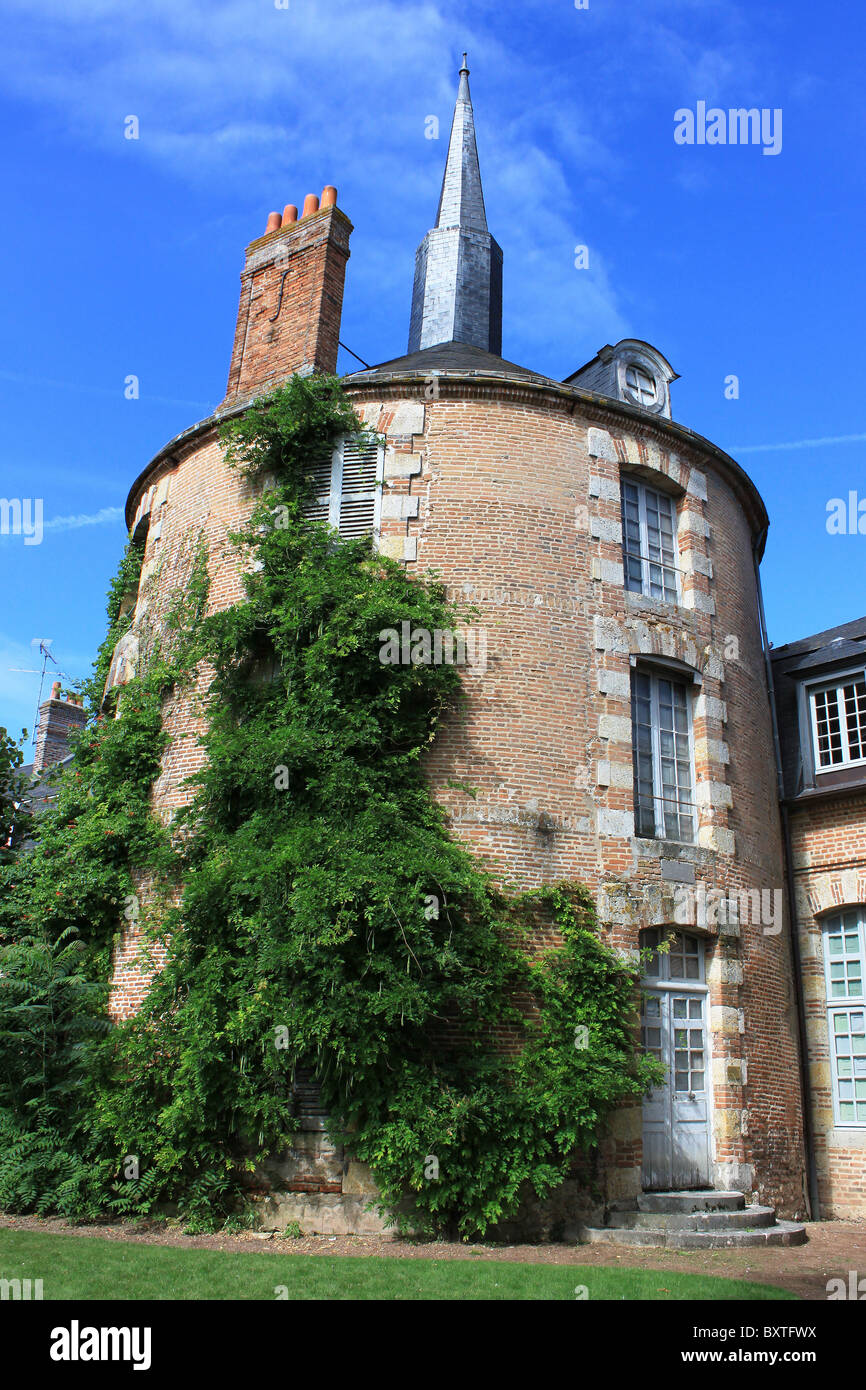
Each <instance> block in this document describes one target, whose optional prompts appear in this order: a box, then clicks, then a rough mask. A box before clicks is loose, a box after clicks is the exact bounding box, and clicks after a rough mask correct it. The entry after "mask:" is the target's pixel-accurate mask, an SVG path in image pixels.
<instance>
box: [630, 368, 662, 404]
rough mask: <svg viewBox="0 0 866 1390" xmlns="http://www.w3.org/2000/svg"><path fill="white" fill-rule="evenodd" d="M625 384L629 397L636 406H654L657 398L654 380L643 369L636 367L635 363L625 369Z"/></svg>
mask: <svg viewBox="0 0 866 1390" xmlns="http://www.w3.org/2000/svg"><path fill="white" fill-rule="evenodd" d="M625 384H626V389H627V390H628V392H629V395H631V396H633V397H634V399H635V400H636V401H637V403H638V405H654V404H655V401H656V397H657V394H658V393H657V391H656V383H655V378H654V377H651V376H650V374H649V372H647V371H645V370H644V368H643V367H638V366H637V365H636V363H634V362H632V364H631V365H630V366H628V367H626V369H625Z"/></svg>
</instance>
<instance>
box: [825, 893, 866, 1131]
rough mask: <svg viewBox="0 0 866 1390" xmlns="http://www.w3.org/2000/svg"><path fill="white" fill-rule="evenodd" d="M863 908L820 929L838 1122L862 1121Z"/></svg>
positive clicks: (865, 1091)
mask: <svg viewBox="0 0 866 1390" xmlns="http://www.w3.org/2000/svg"><path fill="white" fill-rule="evenodd" d="M864 960H866V912H864V910H863V908H854V909H852V910H849V911H847V912H841V913H839V914H838V916H836V917H831V918H830V919H829V920H828V921H827V924H826V927H825V929H824V975H825V979H826V983H827V1022H828V1025H829V1036H830V1064H831V1070H832V1076H833V1106H834V1110H835V1114H836V1122H837V1124H840V1125H855V1126H861V1125H862V1126H866V996H864V992H863V977H864V970H863V964H864Z"/></svg>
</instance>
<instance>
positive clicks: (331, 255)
mask: <svg viewBox="0 0 866 1390" xmlns="http://www.w3.org/2000/svg"><path fill="white" fill-rule="evenodd" d="M331 191H332V192H333V194H334V198H336V191H335V190H331ZM325 193H326V194H327V193H328V190H327V189H326V190H325ZM308 201H309V200H308ZM324 201H325V199H324V196H323V203H324ZM312 203H313V204H317V203H318V199H315V198H314V199H312ZM292 211H294V209H292ZM351 231H352V224H351V222H350V221H349V219H348V218H347V217H346V215H345V213H343V212H341V211H340V210H339V208H337V207H336V205H333V204H332V205H331V206H327V207H325V206H323V207H322V208H316V209H314V208H312V207H311V209H310V211H309V212H306V213H305V215H304V216H303V217H302V218H301V219H300V221H293V222H285V223H283V225H281V226H278V227H276V228H275V229H274V230H273V231H269V232H267V233H266V234H265V235H264V236H262V237H259V238H258V239H257V240H256V241H253V242H252V243H251V244H250V245H249V246H248V247H247V253H246V263H245V265H244V269H243V272H242V274H241V296H240V305H239V308H238V321H237V328H236V331H235V341H234V348H233V351H232V360H231V366H230V368H229V380H228V388H227V390H226V396H225V400H224V401H223V405H224V406H226V405H231V404H233V403H234V402H236V401H237V400H239V399H246V398H248V397H251V396H255V395H258V394H260V393H261V392H262V391H265V390H267V389H268V388H269V387H273V386H275V385H277V384H278V383H279V382H281V381H285V380H286V378H287V377H289V376H291V375H292V373H293V372H298V371H303V372H309V371H313V370H316V371H321V372H334V371H336V369H337V347H338V342H339V337H340V316H341V314H342V307H343V285H344V281H345V276H346V261H347V260H348V258H349V236H350V234H351Z"/></svg>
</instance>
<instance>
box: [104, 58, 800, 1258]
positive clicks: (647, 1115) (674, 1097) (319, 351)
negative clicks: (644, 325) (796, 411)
mask: <svg viewBox="0 0 866 1390" xmlns="http://www.w3.org/2000/svg"><path fill="white" fill-rule="evenodd" d="M316 202H317V200H315V199H308V200H307V203H306V204H305V207H304V216H303V217H301V218H300V219H299V220H296V213H295V209H294V208H292V207H289V208H287V209H286V212H285V213H284V214H283V215H282V217H280V215H279V214H276V213H274V214H271V217H270V219H269V220H268V227H267V230H266V232H265V235H264V236H263V237H261V238H260V239H259V240H258V241H254V242H253V243H252V244H251V246H250V247H249V249H248V252H247V260H246V265H245V268H244V271H243V275H242V282H241V300H240V310H239V315H238V326H237V332H236V335H235V344H234V351H233V355H232V365H231V370H230V374H229V389H228V393H227V395H226V398H225V401H224V402H223V405H222V406H221V407H220V409H219V410H218V411H217V412H216V413H215V414H214V415H213V416H211V417H210V418H209V419H207V420H204V421H201V422H200V423H198V424H197V425H195V426H193V427H192V428H191V429H190V430H187V431H186V432H185V433H183V434H181V435H179V436H178V437H177V438H176V439H174V440H172V441H171V442H170V443H169V444H167V445H166V446H165V448H164V449H162V450H161V451H160V452H159V453H158V454H157V455H156V457H155V458H154V459H153V460H152V461H151V463H150V464H149V465H148V466H147V468H146V469H145V470H144V472H143V473H142V474H141V476H140V477H139V478H138V479H137V481H136V483H135V484H134V485H133V488H132V490H131V492H130V496H129V502H128V508H127V519H128V522H129V524H130V526H131V527H134V528H136V529H137V530H138V529H139V528H140V529H141V530H142V531H147V542H146V552H145V565H144V570H143V580H142V586H141V590H140V593H139V598H138V606H137V609H136V622H138V621H139V618H140V617H141V615H142V614H143V613H146V614H147V620H148V621H149V622H153V621H157V622H158V621H159V619H160V615H161V613H162V612H163V608H164V605H165V604H166V603H167V595H168V594H169V593H170V592H171V590H172V588H173V587H175V586H176V584H177V583H179V582H180V581H181V580H182V578H183V576H184V573H185V567H188V565H189V556H190V542H191V538H192V537H193V536H194V535H198V534H199V533H201V534H203V535H204V537H205V539H206V542H207V546H208V550H209V556H210V572H211V576H212V587H211V603H212V604H213V605H214V606H215V607H217V608H221V607H224V606H226V605H228V604H231V603H233V602H235V601H236V600H237V599H238V598H239V597H240V596H241V593H242V589H241V582H240V576H239V574H238V572H237V569H236V560H235V557H234V555H233V552H232V551H231V549H230V547H229V545H228V544H227V532H228V530H230V529H231V528H232V527H235V526H236V525H237V523H238V522H239V521H240V520H241V519H242V518H244V517H245V516H246V515H248V514H249V511H250V509H251V506H252V503H253V498H252V497H251V495H250V494H249V492H248V491H247V490H245V485H244V484H243V482H242V481H241V480H240V479H239V478H238V476H237V475H236V474H235V473H233V472H231V471H230V470H229V469H228V468H227V467H226V464H225V461H224V459H223V455H222V451H221V449H220V446H219V443H218V439H217V429H218V426H219V424H220V422H221V420H223V419H225V418H226V416H227V415H228V414H231V413H234V412H237V411H238V410H241V409H242V408H243V405H244V403H245V402H246V401H248V400H249V399H250V398H251V397H252V396H254V395H255V394H256V393H258V392H260V391H262V390H264V389H266V388H267V387H268V386H271V385H273V384H275V383H276V382H278V381H280V380H283V379H284V378H285V377H286V376H288V375H289V374H291V373H292V372H296V371H309V370H311V369H313V370H314V369H316V368H321V369H323V370H333V368H334V365H335V362H336V345H337V341H338V337H339V316H340V303H341V298H342V290H343V274H344V268H345V261H346V257H347V256H348V237H349V232H350V230H351V228H350V224H349V222H348V220H347V219H346V217H345V216H344V214H343V213H342V212H341V211H340V210H339V209H338V208H337V206H336V194H335V192H334V190H333V189H330V188H328V189H326V190H325V193H324V195H323V197H322V202H321V205H318V206H314V204H316ZM501 263H502V262H501V252H500V250H499V247H498V246H497V244H496V242H495V241H494V240H493V238H492V236H491V235H490V233H489V231H488V229H487V222H486V215H485V212H484V200H483V193H482V189H481V178H480V173H479V169H478V157H477V150H476V142H475V133H474V122H473V115H472V106H471V101H470V97H469V87H468V68H467V67H466V62H465V59H464V64H463V67H462V68H461V71H460V87H459V91H458V97H457V105H456V110H455V116H454V123H453V126H452V132H451V140H450V143H449V150H448V157H447V165H446V171H445V177H444V181H443V189H442V196H441V198H440V203H439V210H438V215H437V225H436V227H435V228H434V229H433V230H431V231H430V232H429V233H428V234H427V236H426V237H425V238H424V241H423V242H422V243H421V246H420V248H419V251H418V258H417V262H416V274H415V283H414V290H413V296H412V313H411V331H410V352H409V354H408V355H407V356H404V357H400V358H395V359H393V360H390V361H387V362H384V363H382V364H380V365H379V366H376V367H373V368H370V369H366V370H364V371H359V372H355V373H352V374H351V375H349V376H347V377H346V378H345V379H344V384H345V387H346V390H347V391H348V392H349V394H350V397H351V399H352V401H353V403H354V404H355V407H356V409H357V410H358V412H359V414H360V415H361V416H362V417H363V418H364V419H365V421H366V422H367V424H368V425H369V426H371V427H372V429H373V430H375V432H376V433H377V435H378V438H379V441H380V444H379V451H378V461H377V463H376V477H375V488H376V491H377V496H378V503H377V505H376V506H375V508H373V509H371V513H370V520H369V526H370V527H371V528H372V530H373V532H374V537H375V543H376V544H377V546H378V547H379V549H380V550H381V551H383V552H385V553H387V554H388V555H390V556H392V557H393V558H395V559H398V560H400V561H402V562H403V563H405V564H406V565H407V566H409V567H411V570H412V571H413V572H415V573H418V574H423V573H426V572H427V571H428V570H431V569H434V570H437V571H438V572H439V574H440V575H441V576H442V577H443V579H444V580H445V581H446V583H447V584H448V586H449V589H450V590H451V592H452V594H453V595H454V596H457V597H459V598H460V599H464V600H469V601H471V602H472V603H473V604H474V605H475V607H476V608H477V609H479V610H480V612H481V615H482V616H481V617H480V618H479V620H478V621H479V624H480V625H482V626H483V627H484V629H485V630H486V636H487V663H486V670H485V672H484V673H483V674H482V673H479V672H476V673H471V672H470V673H467V675H466V677H465V682H464V683H465V686H466V693H467V704H466V707H465V711H464V713H463V715H462V717H461V719H460V721H459V722H458V721H457V720H455V721H454V722H453V723H452V724H451V725H449V726H448V727H446V728H445V729H444V731H443V732H442V734H441V736H440V737H439V738H438V740H437V742H436V744H435V745H434V747H433V748H432V750H431V751H430V753H429V755H428V758H427V763H426V769H427V774H428V777H429V781H430V785H431V787H432V789H433V792H434V794H435V795H436V797H437V798H438V799H439V801H440V802H441V804H442V806H443V807H444V808H445V809H446V811H447V813H448V815H449V817H450V820H451V825H452V828H453V831H454V834H455V835H457V836H459V837H460V838H461V839H463V840H464V841H465V842H466V843H467V844H468V845H469V846H471V847H472V849H473V850H474V851H476V852H477V854H478V855H479V856H481V857H482V858H483V859H484V860H485V861H486V862H487V863H488V864H491V865H493V866H494V867H496V868H497V870H499V871H501V872H502V873H503V874H507V875H508V877H509V878H510V879H511V880H512V881H517V882H519V883H522V884H524V885H526V886H527V887H530V886H536V885H539V884H545V883H549V882H551V881H553V880H555V879H559V878H567V879H579V880H582V881H583V882H584V883H586V884H587V885H588V886H589V887H590V889H591V890H592V891H593V893H594V894H595V896H596V898H597V901H598V904H599V911H600V918H601V921H602V924H603V930H604V933H605V936H606V939H607V940H608V941H609V942H610V943H611V944H612V945H613V946H615V947H616V948H617V949H619V950H620V951H622V952H625V953H627V954H630V955H633V956H634V955H636V953H637V952H638V950H639V948H640V947H642V946H649V947H651V946H653V945H654V944H656V943H657V942H658V940H659V933H662V934H664V935H666V934H667V933H668V932H672V933H674V945H673V947H672V950H671V952H670V954H664V953H663V954H661V955H657V956H656V957H655V960H654V964H653V965H651V967H650V969H649V972H648V976H647V980H646V995H647V1012H646V1014H645V1017H644V1025H643V1026H644V1041H645V1044H646V1046H647V1047H648V1048H650V1050H653V1051H656V1052H657V1053H658V1054H659V1055H660V1056H662V1057H663V1059H664V1060H666V1061H667V1062H668V1064H669V1077H670V1080H669V1085H668V1086H667V1088H666V1089H664V1090H663V1093H662V1094H660V1095H658V1096H655V1097H654V1100H653V1101H652V1104H648V1105H647V1106H645V1107H644V1108H643V1110H642V1108H641V1106H640V1105H636V1106H633V1107H630V1108H627V1109H624V1110H622V1111H620V1112H618V1114H617V1116H616V1118H615V1120H614V1123H613V1125H612V1127H611V1130H610V1133H609V1134H608V1136H607V1138H606V1140H605V1143H604V1148H603V1154H602V1163H601V1167H600V1170H599V1174H598V1177H597V1187H596V1193H597V1194H600V1196H599V1195H596V1196H595V1197H594V1196H592V1195H591V1194H590V1193H589V1191H588V1190H582V1189H580V1188H578V1187H577V1186H576V1185H575V1184H571V1185H570V1186H569V1184H566V1186H565V1188H564V1189H563V1190H562V1192H561V1193H560V1194H558V1195H557V1197H556V1198H555V1200H552V1201H551V1202H549V1203H548V1204H547V1205H546V1206H545V1208H544V1209H541V1208H537V1207H535V1208H533V1207H532V1204H530V1206H529V1208H528V1209H527V1213H526V1214H525V1219H524V1220H523V1224H522V1225H521V1226H520V1229H521V1230H523V1231H524V1232H525V1231H531V1232H532V1233H534V1234H538V1233H541V1234H543V1233H544V1232H546V1231H549V1230H551V1229H553V1228H554V1227H557V1228H558V1229H575V1228H576V1224H577V1223H578V1222H579V1221H581V1220H586V1219H589V1218H591V1217H592V1218H594V1219H596V1220H598V1219H600V1217H601V1214H602V1209H603V1208H604V1207H608V1208H610V1207H611V1206H612V1205H616V1204H622V1203H624V1202H625V1203H628V1202H635V1201H637V1200H638V1199H639V1198H640V1196H641V1193H642V1192H645V1191H647V1190H652V1191H656V1190H659V1189H665V1188H671V1187H676V1186H680V1187H703V1188H707V1189H715V1190H719V1191H723V1192H733V1191H740V1192H744V1193H745V1194H746V1195H747V1196H749V1195H754V1196H755V1197H756V1198H759V1199H760V1200H762V1201H764V1200H766V1201H771V1202H773V1203H775V1204H777V1205H778V1206H779V1207H780V1208H781V1209H782V1210H783V1211H784V1212H785V1213H786V1214H788V1215H796V1214H798V1213H802V1211H803V1210H804V1204H805V1199H804V1176H803V1175H804V1166H803V1141H802V1113H801V1098H800V1090H799V1084H798V1065H799V1059H798V1043H797V1028H796V1019H795V1006H794V997H793V992H792V987H791V979H792V976H791V958H790V943H789V937H788V925H787V922H785V921H783V920H782V918H783V913H782V911H781V909H779V911H778V912H776V911H775V907H774V910H773V912H772V914H770V913H764V914H763V915H762V910H761V904H762V903H766V902H769V903H770V904H773V905H775V904H776V903H777V899H776V897H775V896H774V895H775V894H776V893H777V891H778V890H781V888H782V886H783V884H784V873H783V862H782V844H781V837H780V828H779V817H778V806H777V800H776V787H775V776H774V755H773V734H772V725H771V719H770V710H769V701H768V687H767V678H766V667H765V634H764V633H763V630H762V620H761V605H760V597H759V578H758V564H759V560H760V557H761V554H762V551H763V546H764V542H765V537H766V532H767V527H768V519H767V514H766V511H765V508H764V505H763V502H762V500H761V498H760V496H759V494H758V492H757V490H756V488H755V486H754V484H753V483H752V482H751V480H750V479H749V478H748V476H747V475H746V474H745V472H744V471H743V470H742V469H741V468H740V467H739V465H738V464H737V463H736V462H735V461H734V460H733V459H732V458H731V457H729V456H728V455H727V454H726V453H724V452H723V451H722V450H721V449H719V448H717V447H716V446H715V445H714V444H712V443H710V442H709V441H708V440H706V439H704V438H702V437H701V436H700V435H698V434H696V433H694V432H693V431H692V430H690V429H688V428H686V427H685V426H683V425H681V424H678V423H677V422H675V421H674V419H673V418H672V413H671V400H670V384H671V382H672V381H674V380H675V379H676V373H675V372H674V371H673V369H672V368H671V366H670V365H669V363H667V361H666V360H665V358H664V357H663V356H662V354H661V353H659V352H658V351H657V349H655V348H653V347H652V346H650V345H649V344H648V343H645V342H642V341H640V340H637V339H627V340H624V341H623V342H621V343H618V344H616V345H606V346H605V347H603V348H602V349H601V350H600V351H599V353H598V354H597V355H596V356H595V357H594V358H592V359H591V360H590V361H589V362H588V363H587V364H586V365H585V366H584V367H582V368H580V369H579V370H578V371H577V372H572V373H571V374H570V375H569V376H568V377H566V378H565V379H564V380H554V379H552V378H549V377H546V376H543V375H541V374H539V373H537V372H534V371H532V370H530V369H528V368H525V367H521V366H518V365H516V364H514V363H512V362H509V361H506V360H504V359H503V358H502V357H500V356H499V352H500V348H501V291H500V287H501ZM340 500H341V499H340V498H339V497H335V498H332V503H333V506H332V508H331V515H332V517H334V518H335V519H336V521H337V524H341V523H340V521H339V519H340V517H341V515H342V513H341V508H340ZM199 719H200V716H199V715H198V713H197V712H196V705H195V701H194V699H193V698H192V696H191V695H186V694H181V695H178V696H177V697H176V699H175V700H174V701H173V702H172V704H171V707H170V708H169V709H168V710H167V713H166V728H167V730H168V733H169V734H170V738H171V743H170V746H169V748H168V749H167V752H166V754H165V758H164V762H163V770H162V774H161V776H160V778H159V780H158V782H157V784H156V787H155V793H154V797H155V805H156V807H157V809H158V810H159V811H160V812H162V813H164V814H169V813H170V812H171V811H172V810H173V809H174V808H175V807H177V806H178V805H180V804H181V803H182V801H183V799H184V797H185V796H186V795H187V793H186V792H185V790H184V788H183V785H182V784H183V780H184V778H185V777H186V776H187V775H188V774H189V773H190V772H191V771H193V770H194V769H195V767H196V765H197V763H198V762H199V761H200V759H201V756H202V755H201V750H200V748H199V747H198V745H197V743H196V736H197V734H198V732H199V730H200V723H199ZM461 783H463V784H471V785H473V786H474V787H477V788H478V789H479V790H478V795H477V797H476V799H475V800H470V799H469V798H467V797H466V796H464V795H463V794H462V793H461V792H459V791H457V790H455V788H456V787H457V786H459V785H460V784H461ZM762 895H770V896H769V897H763V898H762ZM708 903H712V904H714V905H715V907H714V909H713V910H710V911H708V910H707V904H708ZM756 903H757V908H756V906H755V904H756ZM719 904H722V905H723V910H719ZM137 954H138V943H137V942H136V939H135V935H134V930H131V931H130V933H128V934H127V936H126V938H125V939H124V941H123V944H122V946H121V947H120V949H119V951H118V954H117V961H116V992H115V1008H116V1011H117V1012H118V1013H120V1014H124V1013H129V1012H131V1011H132V1010H134V1008H135V1007H136V1002H137V1000H138V999H140V998H141V995H142V993H143V991H144V990H146V987H147V977H146V975H145V974H143V973H142V971H141V969H140V967H139V965H138V963H137ZM653 1107H654V1108H653ZM310 1135H312V1137H309V1136H308V1138H307V1139H306V1140H305V1141H304V1144H303V1145H301V1146H300V1148H299V1149H298V1150H297V1151H296V1152H294V1153H293V1154H292V1155H289V1156H288V1157H287V1158H286V1160H285V1162H284V1164H283V1165H282V1168H281V1170H280V1174H279V1176H280V1181H281V1182H282V1184H283V1188H284V1192H283V1196H282V1198H280V1200H279V1201H278V1202H277V1204H276V1209H278V1211H279V1212H280V1213H281V1218H280V1219H282V1220H284V1221H288V1220H294V1219H299V1220H301V1221H302V1224H304V1225H305V1226H306V1227H307V1228H309V1229H320V1230H324V1229H330V1230H337V1229H355V1230H358V1229H367V1227H365V1225H364V1222H365V1220H367V1219H368V1218H367V1217H365V1215H364V1214H363V1201H362V1200H361V1198H362V1197H363V1195H364V1193H365V1190H366V1184H367V1181H368V1180H367V1178H366V1177H365V1175H364V1174H363V1173H359V1172H358V1171H357V1165H354V1166H352V1165H351V1164H350V1163H349V1162H348V1160H344V1159H343V1158H342V1156H341V1155H338V1154H335V1153H332V1152H330V1151H329V1150H328V1149H327V1144H326V1141H325V1140H324V1139H323V1138H322V1137H321V1131H319V1132H318V1133H315V1132H314V1131H313V1130H311V1131H310ZM317 1174H318V1175H319V1176H318V1178H317V1176H316V1175H317ZM293 1194H294V1195H293ZM563 1223H564V1224H563Z"/></svg>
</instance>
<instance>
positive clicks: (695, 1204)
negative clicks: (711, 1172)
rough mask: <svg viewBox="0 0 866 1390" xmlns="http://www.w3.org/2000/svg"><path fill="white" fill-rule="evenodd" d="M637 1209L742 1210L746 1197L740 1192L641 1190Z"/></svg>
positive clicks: (687, 1212)
mask: <svg viewBox="0 0 866 1390" xmlns="http://www.w3.org/2000/svg"><path fill="white" fill-rule="evenodd" d="M637 1206H638V1211H660V1212H662V1211H663V1212H680V1213H681V1214H683V1215H688V1214H689V1213H691V1212H696V1211H744V1210H745V1206H746V1199H745V1196H744V1195H743V1193H742V1192H712V1191H710V1190H709V1189H704V1190H698V1191H695V1192H642V1193H641V1194H640V1196H639V1197H638V1199H637Z"/></svg>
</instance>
